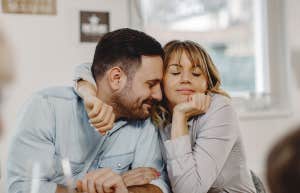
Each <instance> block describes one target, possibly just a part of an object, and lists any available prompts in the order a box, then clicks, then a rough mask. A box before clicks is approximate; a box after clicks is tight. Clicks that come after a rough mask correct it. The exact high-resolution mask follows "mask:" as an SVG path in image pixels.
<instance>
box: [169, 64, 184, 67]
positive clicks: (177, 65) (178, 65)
mask: <svg viewBox="0 0 300 193" xmlns="http://www.w3.org/2000/svg"><path fill="white" fill-rule="evenodd" d="M170 66H176V67H182V65H180V64H169V66H168V67H170Z"/></svg>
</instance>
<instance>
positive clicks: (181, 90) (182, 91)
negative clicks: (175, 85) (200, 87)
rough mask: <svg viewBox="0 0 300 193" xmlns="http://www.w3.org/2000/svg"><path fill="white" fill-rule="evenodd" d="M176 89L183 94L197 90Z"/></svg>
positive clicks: (189, 93)
mask: <svg viewBox="0 0 300 193" xmlns="http://www.w3.org/2000/svg"><path fill="white" fill-rule="evenodd" d="M176 91H177V92H179V93H180V94H182V95H191V94H194V93H195V90H193V89H177V90H176Z"/></svg>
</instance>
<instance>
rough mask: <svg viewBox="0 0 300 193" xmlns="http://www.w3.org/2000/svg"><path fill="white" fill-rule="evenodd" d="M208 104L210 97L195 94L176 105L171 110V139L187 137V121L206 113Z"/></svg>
mask: <svg viewBox="0 0 300 193" xmlns="http://www.w3.org/2000/svg"><path fill="white" fill-rule="evenodd" d="M210 103H211V96H209V95H205V94H204V93H196V94H194V95H190V96H188V97H187V101H186V102H183V103H179V104H177V105H176V106H175V107H174V109H173V116H172V131H171V139H175V138H177V137H180V136H184V135H188V133H189V131H188V125H187V121H188V119H189V118H191V117H192V116H195V115H200V114H203V113H206V112H207V110H208V108H209V106H210Z"/></svg>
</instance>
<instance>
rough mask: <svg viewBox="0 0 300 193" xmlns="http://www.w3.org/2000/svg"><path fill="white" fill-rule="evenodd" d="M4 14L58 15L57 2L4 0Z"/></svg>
mask: <svg viewBox="0 0 300 193" xmlns="http://www.w3.org/2000/svg"><path fill="white" fill-rule="evenodd" d="M2 9H3V12H4V13H22V14H46V15H56V0H2Z"/></svg>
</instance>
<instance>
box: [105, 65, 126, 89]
mask: <svg viewBox="0 0 300 193" xmlns="http://www.w3.org/2000/svg"><path fill="white" fill-rule="evenodd" d="M107 78H108V83H109V86H110V87H111V89H112V90H113V91H116V90H119V89H122V88H123V87H124V85H125V84H126V81H127V76H126V74H125V73H124V71H123V70H122V69H121V68H120V67H117V66H116V67H113V68H111V69H109V70H108V72H107Z"/></svg>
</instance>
